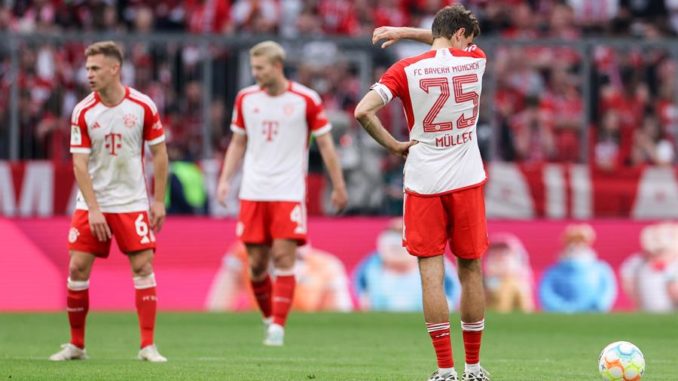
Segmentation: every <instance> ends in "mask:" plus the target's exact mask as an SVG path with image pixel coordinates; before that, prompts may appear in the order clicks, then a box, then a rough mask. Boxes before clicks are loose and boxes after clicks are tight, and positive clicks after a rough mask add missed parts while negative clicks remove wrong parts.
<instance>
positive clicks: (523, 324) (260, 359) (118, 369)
mask: <svg viewBox="0 0 678 381" xmlns="http://www.w3.org/2000/svg"><path fill="white" fill-rule="evenodd" d="M451 322H452V323H453V325H452V326H453V329H452V340H453V346H454V355H455V360H456V364H457V370H460V369H462V367H463V363H464V356H463V349H462V342H461V332H460V328H459V324H458V322H459V316H458V315H452V317H451ZM286 335H287V336H286V344H285V346H284V347H282V348H267V347H264V346H263V345H262V344H261V341H262V338H263V329H262V326H261V322H260V319H259V317H258V315H255V314H213V313H161V314H159V316H158V328H157V333H156V340H157V343H158V347H159V348H160V350H161V353H162V354H164V355H165V356H167V357H168V358H169V362H168V363H166V364H150V363H143V362H140V361H138V360H136V359H135V356H136V353H137V346H138V332H137V322H136V316H135V315H134V314H133V313H92V314H90V316H89V317H88V332H87V346H88V348H87V350H88V352H89V355H90V360H87V361H73V362H67V363H53V362H49V361H47V357H48V356H49V355H50V354H51V353H53V352H55V351H56V350H58V349H59V344H61V343H64V342H66V341H67V337H68V329H67V320H66V315H65V314H0V381H4V380H12V381H14V380H68V381H77V380H87V381H92V380H138V381H150V380H222V381H223V380H234V381H235V380H243V381H271V380H274V381H277V380H291V381H305V380H318V381H325V380H329V381H334V380H336V381H339V380H341V381H349V380H356V381H377V380H380V381H381V380H383V381H386V380H388V381H399V380H402V381H405V380H407V381H425V380H426V379H427V378H428V375H429V374H430V373H431V372H432V371H433V370H434V369H435V368H436V365H435V358H434V354H433V349H432V346H431V343H430V341H429V338H428V335H427V333H426V329H425V327H424V323H423V317H422V315H421V314H418V313H415V314H380V313H354V314H300V313H293V314H292V315H291V317H290V320H289V323H288V328H287V333H286ZM617 340H627V341H631V342H633V343H635V344H636V345H638V346H639V347H640V349H641V350H642V351H643V353H644V354H645V359H646V362H647V370H646V373H645V377H643V381H646V380H647V381H652V380H656V381H659V380H661V381H668V380H678V367H676V364H677V361H678V357H676V355H678V341H677V340H678V316H676V315H675V314H674V315H644V314H613V315H549V314H534V315H521V314H512V315H497V314H490V315H488V316H487V318H486V330H485V336H484V341H483V347H482V357H481V358H482V363H483V365H484V367H486V368H487V369H488V370H489V371H490V372H491V373H492V375H493V380H496V381H512V380H516V381H518V380H520V381H529V380H535V381H560V380H562V381H565V380H568V381H569V380H576V381H586V380H599V376H598V372H597V368H596V367H597V361H598V354H599V352H600V350H601V349H602V348H603V347H604V346H605V345H606V344H608V343H610V342H612V341H617Z"/></svg>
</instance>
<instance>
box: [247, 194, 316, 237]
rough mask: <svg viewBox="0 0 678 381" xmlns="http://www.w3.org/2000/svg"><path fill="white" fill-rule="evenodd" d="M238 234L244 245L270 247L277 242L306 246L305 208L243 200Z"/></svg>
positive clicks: (291, 202) (290, 204)
mask: <svg viewBox="0 0 678 381" xmlns="http://www.w3.org/2000/svg"><path fill="white" fill-rule="evenodd" d="M236 234H237V235H238V237H240V240H241V241H243V242H244V243H254V244H264V245H270V244H271V243H273V240H274V239H291V240H295V241H297V242H298V243H299V245H303V244H305V243H306V205H304V203H303V202H298V201H250V200H240V214H239V215H238V225H237V226H236Z"/></svg>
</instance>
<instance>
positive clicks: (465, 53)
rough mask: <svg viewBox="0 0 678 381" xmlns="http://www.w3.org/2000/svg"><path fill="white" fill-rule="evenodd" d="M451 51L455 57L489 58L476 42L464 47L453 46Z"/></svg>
mask: <svg viewBox="0 0 678 381" xmlns="http://www.w3.org/2000/svg"><path fill="white" fill-rule="evenodd" d="M450 53H452V55H453V56H455V57H471V58H481V59H487V56H486V55H485V52H484V51H483V50H482V49H480V47H479V46H478V45H475V44H471V45H469V46H467V47H466V48H464V49H454V48H451V49H450Z"/></svg>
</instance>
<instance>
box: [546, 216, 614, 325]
mask: <svg viewBox="0 0 678 381" xmlns="http://www.w3.org/2000/svg"><path fill="white" fill-rule="evenodd" d="M595 239H596V233H595V231H594V230H593V228H592V227H591V226H590V225H588V224H572V225H569V226H568V227H567V228H566V230H565V232H564V233H563V250H562V251H561V253H560V259H559V260H558V262H557V263H556V264H555V265H553V266H551V267H549V268H548V269H547V270H546V272H545V273H544V276H543V278H542V280H541V283H540V285H539V301H540V304H541V306H542V308H543V309H544V310H545V311H549V312H565V313H576V312H607V311H609V310H610V309H611V308H612V305H613V304H614V302H615V300H616V298H617V281H616V279H615V276H614V271H613V270H612V268H611V267H610V265H609V264H607V263H606V262H604V261H602V260H600V259H598V254H597V253H596V252H595V250H594V249H593V247H592V245H593V242H594V241H595Z"/></svg>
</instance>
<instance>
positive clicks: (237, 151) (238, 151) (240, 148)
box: [217, 132, 247, 206]
mask: <svg viewBox="0 0 678 381" xmlns="http://www.w3.org/2000/svg"><path fill="white" fill-rule="evenodd" d="M245 148H247V135H245V134H244V133H237V132H234V133H233V137H232V138H231V142H230V143H229V144H228V149H227V150H226V154H225V155H224V166H223V167H222V169H221V176H219V185H217V199H218V200H219V203H220V204H221V205H223V206H226V198H227V197H228V193H229V191H230V188H231V179H232V178H233V175H234V174H235V170H236V168H237V167H238V165H239V164H240V161H241V160H242V157H243V156H244V155H245Z"/></svg>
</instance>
